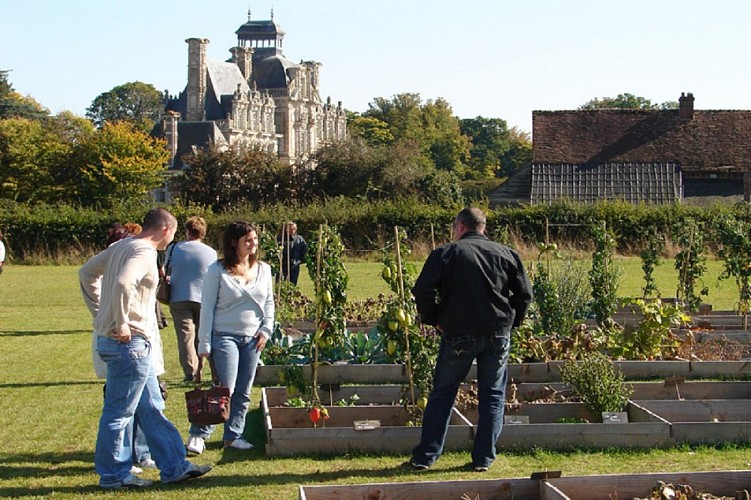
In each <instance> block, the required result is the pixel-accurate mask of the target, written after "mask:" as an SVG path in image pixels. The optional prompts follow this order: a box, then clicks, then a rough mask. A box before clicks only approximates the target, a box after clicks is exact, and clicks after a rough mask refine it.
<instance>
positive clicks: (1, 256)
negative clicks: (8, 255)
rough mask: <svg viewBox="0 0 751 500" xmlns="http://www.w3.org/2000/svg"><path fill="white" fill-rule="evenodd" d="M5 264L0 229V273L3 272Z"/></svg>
mask: <svg viewBox="0 0 751 500" xmlns="http://www.w3.org/2000/svg"><path fill="white" fill-rule="evenodd" d="M4 265H5V243H3V232H2V231H1V230H0V274H3V266H4Z"/></svg>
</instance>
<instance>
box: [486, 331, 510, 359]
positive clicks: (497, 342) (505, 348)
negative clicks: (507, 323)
mask: <svg viewBox="0 0 751 500" xmlns="http://www.w3.org/2000/svg"><path fill="white" fill-rule="evenodd" d="M491 338H492V341H493V349H494V350H495V354H496V356H498V358H499V359H500V358H504V357H507V356H508V354H509V348H510V347H511V338H510V336H509V335H508V334H507V333H498V334H495V335H493V336H492V337H491Z"/></svg>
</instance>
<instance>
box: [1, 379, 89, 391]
mask: <svg viewBox="0 0 751 500" xmlns="http://www.w3.org/2000/svg"><path fill="white" fill-rule="evenodd" d="M71 385H102V381H101V380H86V381H83V380H58V381H57V382H15V383H9V384H0V389H28V388H31V387H58V386H61V387H69V386H71Z"/></svg>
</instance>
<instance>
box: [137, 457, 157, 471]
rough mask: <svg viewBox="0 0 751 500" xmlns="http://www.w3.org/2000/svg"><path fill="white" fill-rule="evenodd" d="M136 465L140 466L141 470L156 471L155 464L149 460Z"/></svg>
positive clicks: (146, 459)
mask: <svg viewBox="0 0 751 500" xmlns="http://www.w3.org/2000/svg"><path fill="white" fill-rule="evenodd" d="M138 465H140V466H141V468H142V469H156V462H154V460H152V459H150V458H145V459H143V460H141V463H139V464H138Z"/></svg>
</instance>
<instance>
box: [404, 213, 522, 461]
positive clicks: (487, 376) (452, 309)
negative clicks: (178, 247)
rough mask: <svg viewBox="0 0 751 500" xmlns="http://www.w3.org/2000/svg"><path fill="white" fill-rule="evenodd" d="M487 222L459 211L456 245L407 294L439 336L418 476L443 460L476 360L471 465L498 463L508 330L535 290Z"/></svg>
mask: <svg viewBox="0 0 751 500" xmlns="http://www.w3.org/2000/svg"><path fill="white" fill-rule="evenodd" d="M485 222H486V219H485V215H484V214H483V212H482V211H481V210H479V209H477V208H465V209H464V210H462V211H461V212H459V214H458V215H457V216H456V219H455V221H454V226H453V228H454V241H453V242H451V243H448V244H446V245H443V246H441V247H439V248H436V249H435V250H433V252H431V254H430V255H429V256H428V259H427V261H426V262H425V266H424V267H423V269H422V272H421V273H420V276H419V277H418V278H417V282H416V283H415V286H414V287H413V288H412V294H413V295H414V296H415V301H416V303H417V310H418V312H419V313H420V317H421V319H422V322H423V323H425V324H428V325H434V326H435V327H436V329H437V330H438V331H439V333H440V334H441V345H440V348H439V353H438V359H437V362H436V368H435V372H434V374H433V390H432V391H431V393H430V397H429V398H428V404H427V406H426V408H425V412H424V413H423V419H422V421H423V423H422V436H421V439H420V443H419V444H418V445H417V446H416V447H415V448H414V449H413V450H412V459H411V461H410V465H411V466H412V467H413V468H415V469H418V470H422V469H427V468H428V467H430V466H431V465H433V463H434V462H435V461H436V460H438V458H439V457H440V456H441V453H442V452H443V446H444V442H445V440H446V434H447V432H448V427H449V420H450V418H451V408H452V406H453V404H454V399H455V398H456V393H457V391H458V390H459V385H460V384H461V383H462V382H463V381H464V379H465V377H466V376H467V373H469V369H470V368H471V367H472V364H473V362H474V361H475V360H477V382H478V399H479V407H478V413H479V421H478V424H477V431H476V433H475V439H474V444H473V447H472V466H473V468H474V470H475V471H477V472H484V471H486V470H488V468H489V467H490V465H491V464H492V463H493V461H494V460H495V456H496V449H495V443H496V441H497V440H498V437H499V436H500V434H501V427H502V426H503V411H504V403H505V397H506V383H507V363H508V355H509V348H510V343H511V330H512V328H516V327H518V326H519V325H520V324H521V322H522V320H523V319H524V316H525V314H526V313H527V308H528V307H529V304H530V303H531V301H532V285H531V284H530V282H529V279H528V278H527V274H526V272H525V270H524V265H523V264H522V261H521V258H520V257H519V255H518V254H517V253H516V252H515V251H514V250H512V249H510V248H508V247H506V246H504V245H501V244H499V243H495V242H493V241H491V240H489V239H488V238H487V237H486V236H485V235H484V232H485Z"/></svg>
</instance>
